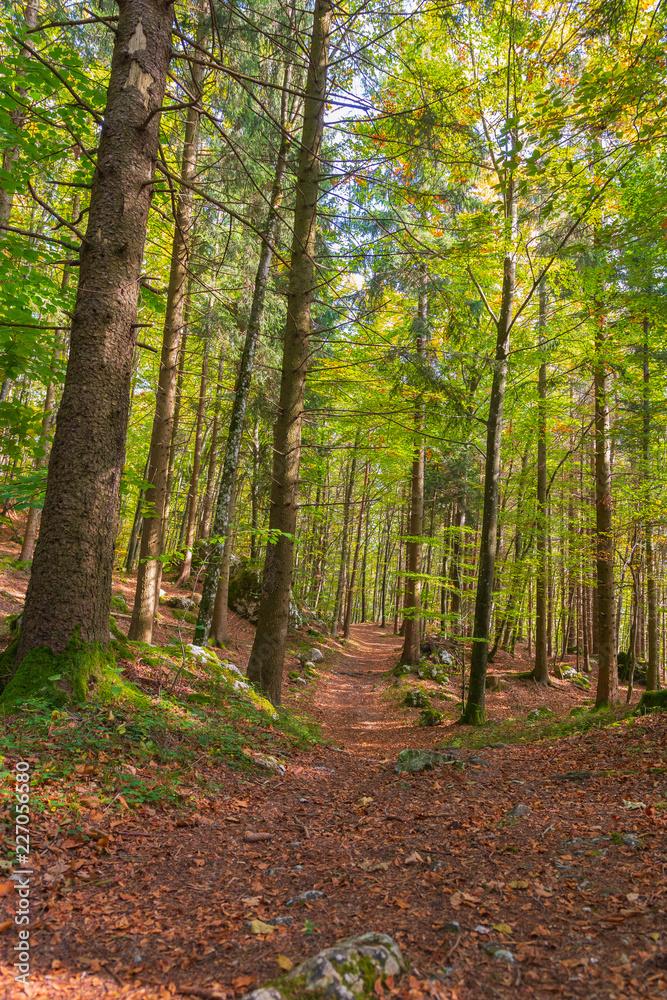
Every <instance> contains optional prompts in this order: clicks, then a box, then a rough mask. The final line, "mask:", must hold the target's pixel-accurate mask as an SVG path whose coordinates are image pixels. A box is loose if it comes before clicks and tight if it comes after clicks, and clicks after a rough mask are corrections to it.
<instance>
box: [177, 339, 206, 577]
mask: <svg viewBox="0 0 667 1000" xmlns="http://www.w3.org/2000/svg"><path fill="white" fill-rule="evenodd" d="M208 350H209V345H208V342H206V343H205V344H204V354H203V357H202V362H201V379H200V382H199V400H198V403H197V426H196V430H195V445H194V449H193V453H192V475H191V477H190V489H189V490H188V516H187V522H186V523H187V527H186V529H185V553H184V556H183V566H182V567H181V572H180V573H179V576H178V582H177V585H178V586H179V587H184V586H185V584H186V583H187V582H188V580H189V579H190V573H191V571H192V550H193V548H194V544H195V527H196V524H197V493H198V488H199V468H200V466H201V453H202V444H203V430H204V414H205V413H206V390H207V387H208Z"/></svg>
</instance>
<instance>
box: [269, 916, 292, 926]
mask: <svg viewBox="0 0 667 1000" xmlns="http://www.w3.org/2000/svg"><path fill="white" fill-rule="evenodd" d="M266 922H267V924H273V926H274V927H278V926H279V925H280V924H293V923H294V917H274V918H273V920H267V921H266Z"/></svg>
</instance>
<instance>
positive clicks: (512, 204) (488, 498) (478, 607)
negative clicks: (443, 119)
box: [462, 178, 517, 725]
mask: <svg viewBox="0 0 667 1000" xmlns="http://www.w3.org/2000/svg"><path fill="white" fill-rule="evenodd" d="M516 211H517V205H516V191H515V188H514V179H513V178H510V180H509V182H508V189H507V194H506V208H505V215H506V220H507V222H508V224H509V226H510V230H511V235H512V237H513V236H514V235H515V230H516ZM515 284H516V261H515V258H514V253H513V251H510V252H509V253H507V254H506V256H505V261H504V266H503V288H502V299H501V304H500V312H499V315H498V322H497V338H496V351H495V363H494V368H493V381H492V383H491V399H490V402H489V416H488V420H487V433H486V463H485V469H484V507H483V514H482V533H481V538H480V544H479V564H478V577H477V593H476V596H475V618H474V625H473V634H472V652H471V657H470V680H469V685H468V700H467V702H466V706H465V710H464V712H463V716H462V718H463V721H464V722H469V723H473V724H475V725H479V724H481V723H482V722H483V721H484V713H485V693H486V665H487V659H488V652H489V626H490V623H491V605H492V600H493V578H494V571H495V554H496V537H497V532H498V492H499V479H500V453H501V447H502V429H503V405H504V402H505V388H506V384H507V357H508V353H509V345H510V330H511V324H512V311H513V306H514V289H515Z"/></svg>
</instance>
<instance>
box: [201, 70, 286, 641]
mask: <svg viewBox="0 0 667 1000" xmlns="http://www.w3.org/2000/svg"><path fill="white" fill-rule="evenodd" d="M284 79H285V80H286V81H289V76H288V74H287V73H286V74H285V78H284ZM285 100H286V98H285V99H284V100H283V124H284V123H285V121H286V117H287V116H286V112H285V108H286V104H285ZM290 142H291V140H290V135H289V132H288V131H287V129H286V128H284V130H283V134H282V138H281V141H280V148H279V150H278V156H277V159H276V167H275V174H274V178H273V189H272V191H271V201H270V204H269V211H268V214H267V218H266V224H265V226H264V239H263V240H262V246H261V250H260V255H259V263H258V265H257V273H256V275H255V288H254V291H253V298H252V305H251V307H250V318H249V320H248V328H247V330H246V336H245V342H244V345H243V353H242V355H241V364H240V367H239V373H238V376H237V379H236V387H235V390H234V402H233V404H232V414H231V417H230V421H229V431H228V433H227V444H226V447H225V457H224V460H223V464H222V476H221V478H220V486H219V488H218V499H217V502H216V505H215V517H214V520H213V535H214V537H215V538H217V539H223V540H222V541H216V542H215V544H214V545H213V546H212V547H211V551H210V553H209V557H208V564H207V567H206V577H205V579H204V587H203V592H202V599H201V604H200V605H199V614H198V616H197V625H196V626H195V635H194V642H196V643H199V644H200V645H203V643H205V642H206V640H207V639H208V636H209V633H210V631H211V621H212V620H213V613H214V608H215V607H216V603H217V608H218V613H217V615H216V618H217V620H218V629H219V631H220V632H223V633H224V634H225V635H226V634H227V625H226V623H225V622H222V621H221V618H222V617H223V616H225V615H226V614H227V605H226V602H223V601H222V599H220V600H218V601H217V602H216V594H217V590H218V585H219V581H220V573H221V567H222V561H223V555H224V547H225V542H224V538H226V537H227V535H228V534H229V530H230V525H231V519H232V499H233V493H234V482H235V480H236V476H237V472H238V466H239V456H240V454H241V440H242V437H243V426H244V423H245V414H246V408H247V406H248V399H249V396H250V386H251V383H252V373H253V368H254V365H255V352H256V350H257V344H258V343H259V336H260V333H261V329H262V318H263V316H264V303H265V301H266V289H267V287H268V283H269V270H270V266H271V258H272V257H273V250H274V246H275V241H276V236H277V233H278V224H279V222H280V205H281V203H282V199H283V182H284V180H285V172H286V170H287V155H288V153H289V148H290ZM256 463H257V471H259V442H258V447H257V456H256ZM223 586H226V584H223Z"/></svg>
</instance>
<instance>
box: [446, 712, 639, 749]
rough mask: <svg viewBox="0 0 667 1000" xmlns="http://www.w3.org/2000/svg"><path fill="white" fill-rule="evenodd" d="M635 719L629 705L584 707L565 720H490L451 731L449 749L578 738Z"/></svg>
mask: <svg viewBox="0 0 667 1000" xmlns="http://www.w3.org/2000/svg"><path fill="white" fill-rule="evenodd" d="M632 717H633V709H632V708H630V707H629V706H627V705H623V706H620V705H619V706H617V707H615V708H613V709H604V710H597V709H595V708H593V707H581V708H575V709H573V710H572V711H571V712H570V714H569V715H568V716H565V717H564V718H556V717H553V718H544V717H538V718H535V719H504V720H502V721H493V720H490V721H489V722H486V723H485V724H484V725H482V726H476V727H472V726H471V727H466V728H461V729H458V728H457V729H456V731H454V732H453V731H452V730H451V729H450V730H448V734H447V736H446V737H445V738H446V741H447V745H448V746H452V747H463V748H466V749H470V750H481V749H483V748H484V747H486V746H489V744H492V743H506V744H516V743H536V742H538V741H539V740H553V739H558V738H561V737H566V736H576V735H578V734H584V733H588V732H590V731H591V730H594V729H605V728H609V727H615V726H616V727H618V726H623V725H626V724H627V723H628V722H629V721H630V720H631V718H632ZM450 733H453V734H452V735H450Z"/></svg>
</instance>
